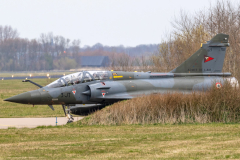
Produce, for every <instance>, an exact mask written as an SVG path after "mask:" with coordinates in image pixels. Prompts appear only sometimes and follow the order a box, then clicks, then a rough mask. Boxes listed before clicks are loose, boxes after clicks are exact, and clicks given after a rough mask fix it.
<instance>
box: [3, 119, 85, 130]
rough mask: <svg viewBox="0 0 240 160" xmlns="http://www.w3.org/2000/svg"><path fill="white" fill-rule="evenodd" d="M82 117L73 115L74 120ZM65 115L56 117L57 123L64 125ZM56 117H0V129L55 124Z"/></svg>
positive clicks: (65, 121)
mask: <svg viewBox="0 0 240 160" xmlns="http://www.w3.org/2000/svg"><path fill="white" fill-rule="evenodd" d="M80 119H83V117H74V121H78V120H80ZM67 120H68V119H67V118H66V117H57V122H58V123H57V125H64V124H66V123H67ZM55 125H56V117H51V118H0V129H7V128H9V127H16V128H24V127H26V128H35V127H37V126H55Z"/></svg>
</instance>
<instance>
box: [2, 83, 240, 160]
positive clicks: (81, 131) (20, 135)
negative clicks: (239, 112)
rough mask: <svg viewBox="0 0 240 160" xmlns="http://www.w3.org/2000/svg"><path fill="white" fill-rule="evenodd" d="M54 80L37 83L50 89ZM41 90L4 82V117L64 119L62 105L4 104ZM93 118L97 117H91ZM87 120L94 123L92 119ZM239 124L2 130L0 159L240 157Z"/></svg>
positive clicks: (77, 126) (30, 85)
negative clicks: (32, 91) (52, 108)
mask: <svg viewBox="0 0 240 160" xmlns="http://www.w3.org/2000/svg"><path fill="white" fill-rule="evenodd" d="M52 81H54V79H36V80H35V82H36V83H39V84H40V85H46V84H48V83H50V82H52ZM34 89H37V87H36V86H34V85H32V84H30V83H23V82H21V81H20V80H8V81H5V80H4V81H0V95H1V96H0V109H1V112H0V117H53V116H64V114H63V111H62V109H61V106H54V107H55V111H52V110H51V109H50V108H49V107H48V106H44V105H43V106H35V107H32V106H31V105H23V104H15V103H9V102H4V101H3V99H5V98H8V97H11V96H13V95H16V94H19V93H22V92H26V91H30V90H34ZM90 117H91V116H90ZM85 119H88V117H86V118H85ZM239 148H240V126H239V124H223V123H208V124H185V123H184V124H175V125H170V124H165V125H164V124H157V125H153V124H152V125H81V123H79V122H78V123H73V124H68V125H65V126H58V127H38V128H34V129H27V128H23V129H16V128H9V129H6V130H0V150H1V152H0V159H66V158H67V159H240V150H239Z"/></svg>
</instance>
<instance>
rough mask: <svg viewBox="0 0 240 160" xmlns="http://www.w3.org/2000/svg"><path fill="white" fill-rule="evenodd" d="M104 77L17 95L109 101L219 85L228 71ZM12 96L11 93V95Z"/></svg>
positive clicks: (29, 99)
mask: <svg viewBox="0 0 240 160" xmlns="http://www.w3.org/2000/svg"><path fill="white" fill-rule="evenodd" d="M108 74H109V79H108V80H104V81H102V80H95V81H90V82H85V83H79V84H75V85H70V86H65V87H60V88H49V87H47V86H45V87H43V88H40V89H38V90H34V91H30V92H26V93H22V94H20V95H17V96H18V97H19V98H18V99H19V100H18V103H25V104H48V105H54V104H66V105H74V104H111V103H114V102H117V101H120V100H126V99H131V98H134V97H138V96H143V95H149V94H156V93H167V92H184V93H189V92H192V91H206V90H207V89H208V88H210V87H212V86H213V85H214V84H216V83H220V84H221V85H223V84H224V83H225V80H226V79H229V78H230V77H229V76H230V75H231V74H230V73H219V74H212V75H211V74H208V75H211V76H208V75H204V74H174V73H148V72H147V73H146V72H121V71H119V72H114V71H108ZM11 98H14V97H11Z"/></svg>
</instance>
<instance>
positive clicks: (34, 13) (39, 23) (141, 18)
mask: <svg viewBox="0 0 240 160" xmlns="http://www.w3.org/2000/svg"><path fill="white" fill-rule="evenodd" d="M210 2H211V3H214V2H216V1H215V0H212V1H210V0H200V1H199V0H0V6H1V9H0V25H3V26H4V25H10V26H12V27H13V28H15V29H17V30H18V32H19V33H20V37H22V38H28V39H33V38H39V37H40V34H41V33H49V32H52V33H53V34H54V35H61V36H63V37H65V38H69V39H71V40H73V39H80V40H81V45H80V46H81V47H84V46H85V45H89V46H92V45H94V44H96V43H101V44H103V45H108V46H119V45H124V46H136V45H140V44H159V43H160V42H161V40H162V38H163V36H164V34H165V33H166V32H170V31H171V30H172V29H173V28H172V26H171V22H172V21H173V20H174V16H178V15H179V13H180V10H184V11H186V12H187V13H188V14H192V13H195V12H196V11H198V10H200V9H204V8H208V7H209V4H210Z"/></svg>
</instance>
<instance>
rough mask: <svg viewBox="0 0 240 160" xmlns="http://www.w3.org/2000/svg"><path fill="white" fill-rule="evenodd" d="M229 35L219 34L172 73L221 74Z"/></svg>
mask: <svg viewBox="0 0 240 160" xmlns="http://www.w3.org/2000/svg"><path fill="white" fill-rule="evenodd" d="M228 38H229V35H226V34H222V33H220V34H217V35H216V36H215V37H213V38H212V39H211V40H210V41H208V42H207V43H206V44H202V45H201V48H200V49H199V50H198V51H197V52H195V53H194V54H193V55H192V56H191V57H189V58H188V59H187V60H186V61H185V62H183V63H182V64H181V65H180V66H178V67H177V68H175V69H174V70H172V71H171V73H220V72H222V68H223V62H224V58H225V53H226V47H228V46H229V43H228Z"/></svg>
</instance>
